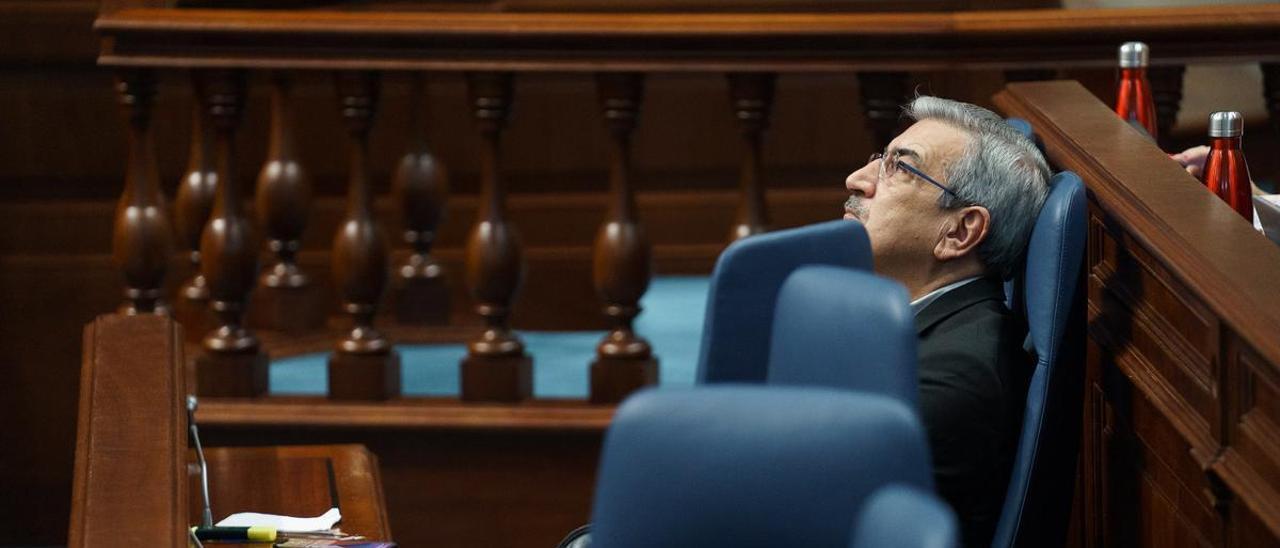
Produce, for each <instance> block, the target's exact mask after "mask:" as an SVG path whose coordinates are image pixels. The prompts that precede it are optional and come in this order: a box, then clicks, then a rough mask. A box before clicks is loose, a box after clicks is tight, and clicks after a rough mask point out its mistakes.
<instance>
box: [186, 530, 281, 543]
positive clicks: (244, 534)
mask: <svg viewBox="0 0 1280 548" xmlns="http://www.w3.org/2000/svg"><path fill="white" fill-rule="evenodd" d="M191 530H192V531H195V533H196V538H198V539H200V540H224V541H237V542H275V541H276V530H275V528H273V527H257V526H254V527H192V528H191Z"/></svg>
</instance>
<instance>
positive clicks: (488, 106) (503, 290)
mask: <svg viewBox="0 0 1280 548" xmlns="http://www.w3.org/2000/svg"><path fill="white" fill-rule="evenodd" d="M467 93H468V96H469V98H470V101H471V111H472V115H473V116H474V117H475V120H476V127H477V129H478V130H479V132H480V139H481V140H482V141H483V145H482V146H481V148H480V152H481V159H480V169H481V175H480V184H481V195H480V214H479V216H478V217H477V219H476V224H475V226H474V227H472V229H471V235H470V236H468V238H467V267H466V268H467V270H466V281H467V287H468V288H470V290H471V295H472V297H474V298H475V301H476V313H477V314H479V315H480V316H481V317H482V318H484V321H485V328H484V330H483V331H482V332H481V333H480V336H479V337H477V338H476V339H474V340H472V341H471V342H470V343H469V344H468V345H467V357H466V358H464V359H463V360H462V364H461V367H462V375H461V376H462V399H463V400H467V401H519V400H523V399H526V398H528V397H529V396H530V395H531V394H532V393H533V360H532V359H530V358H529V356H527V355H526V354H525V352H524V343H523V342H521V341H520V337H519V336H517V335H516V334H515V333H513V332H512V331H511V326H510V324H509V316H510V314H511V302H512V299H513V298H514V297H515V293H516V290H517V289H518V288H519V286H520V280H521V278H522V277H523V276H524V259H523V257H522V253H523V250H522V248H521V245H520V236H519V234H517V233H516V230H515V227H514V226H512V225H511V224H510V223H508V222H507V198H506V196H507V190H506V186H505V184H504V183H503V181H502V166H501V162H500V160H499V158H500V155H501V136H502V130H503V128H504V127H505V126H506V123H507V117H508V116H510V114H511V101H512V75H511V73H470V74H468V75H467Z"/></svg>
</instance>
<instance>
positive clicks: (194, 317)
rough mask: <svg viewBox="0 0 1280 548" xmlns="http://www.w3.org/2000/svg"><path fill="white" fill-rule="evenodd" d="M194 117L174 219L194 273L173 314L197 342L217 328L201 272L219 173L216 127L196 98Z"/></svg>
mask: <svg viewBox="0 0 1280 548" xmlns="http://www.w3.org/2000/svg"><path fill="white" fill-rule="evenodd" d="M193 85H194V81H193ZM191 114H192V116H191V147H190V150H189V151H188V153H187V171H186V172H185V173H183V175H182V180H181V181H179V182H178V196H177V199H176V200H174V205H173V217H174V221H175V223H176V224H177V225H178V232H179V237H180V238H182V243H183V244H185V245H186V246H187V248H188V249H190V251H189V252H188V255H187V259H188V260H189V261H190V262H191V269H192V271H193V273H192V275H191V278H190V279H188V280H187V281H186V282H184V283H183V284H182V287H181V289H179V290H178V302H177V303H176V304H175V306H174V315H175V316H177V319H178V321H179V322H181V323H182V327H183V332H184V333H186V335H187V338H188V339H189V340H192V341H198V340H200V339H201V338H203V337H204V335H205V333H208V332H209V330H210V329H213V325H214V321H213V315H212V313H211V312H210V310H209V285H208V282H207V281H206V280H205V278H204V273H202V272H200V236H201V235H202V234H204V225H205V224H207V223H208V222H209V214H210V213H211V212H212V211H213V199H214V194H215V193H216V192H217V188H218V172H217V169H216V166H215V165H214V150H213V143H214V135H213V125H212V124H210V123H209V120H208V116H207V115H206V114H205V109H204V106H203V102H202V101H201V99H200V97H196V102H195V104H194V105H192V108H191Z"/></svg>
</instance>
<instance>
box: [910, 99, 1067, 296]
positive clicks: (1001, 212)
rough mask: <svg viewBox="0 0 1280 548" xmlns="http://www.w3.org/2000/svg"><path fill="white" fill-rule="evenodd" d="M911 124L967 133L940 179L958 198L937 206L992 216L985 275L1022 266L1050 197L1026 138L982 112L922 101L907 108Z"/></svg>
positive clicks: (982, 249) (983, 251) (983, 254)
mask: <svg viewBox="0 0 1280 548" xmlns="http://www.w3.org/2000/svg"><path fill="white" fill-rule="evenodd" d="M905 111H906V115H907V116H908V117H910V118H911V119H913V120H916V121H919V120H937V121H939V122H942V123H945V124H947V125H950V126H952V127H955V128H957V129H960V130H962V131H964V132H966V133H968V134H969V136H970V140H969V144H968V145H967V146H966V147H965V150H964V153H963V154H962V155H961V157H960V158H959V159H958V161H957V162H955V163H954V164H952V165H951V167H950V168H949V169H947V173H946V174H945V175H944V176H945V177H946V180H947V186H948V187H950V188H951V191H952V192H954V193H955V194H956V196H959V199H956V198H955V197H953V196H951V195H950V194H947V193H945V192H944V193H942V196H941V197H940V198H939V203H938V205H939V206H941V207H942V208H944V209H953V208H958V207H963V206H966V205H970V204H978V205H981V206H983V207H985V208H987V211H988V212H990V214H991V226H990V227H989V228H988V231H987V239H986V240H984V241H983V242H982V243H981V244H979V245H978V257H979V258H980V259H981V260H982V262H983V264H984V265H985V266H986V268H987V270H988V272H990V273H993V274H999V275H1000V276H1001V277H1003V278H1004V279H1009V278H1010V277H1012V276H1013V274H1014V271H1015V270H1016V269H1017V267H1018V265H1020V264H1021V263H1022V257H1023V253H1025V252H1026V248H1027V241H1028V240H1029V239H1030V238H1031V229H1032V228H1033V227H1034V226H1035V222H1036V217H1038V216H1039V215H1040V207H1041V206H1043V205H1044V200H1045V197H1046V196H1048V194H1049V165H1048V164H1047V163H1046V162H1045V160H1044V156H1043V155H1042V154H1040V151H1039V150H1038V149H1037V148H1036V146H1035V143H1033V142H1031V139H1028V138H1027V137H1026V136H1025V135H1023V134H1022V133H1020V132H1019V131H1018V130H1016V129H1014V128H1013V127H1012V126H1010V125H1009V124H1008V123H1006V122H1005V121H1004V119H1003V118H1001V117H1000V116H999V115H998V114H996V113H994V112H991V111H989V110H987V109H985V108H982V107H979V106H976V105H971V104H968V103H961V102H958V101H951V100H948V99H941V98H938V97H929V96H920V97H916V98H915V100H913V101H912V102H911V104H910V105H907V107H906V108H905Z"/></svg>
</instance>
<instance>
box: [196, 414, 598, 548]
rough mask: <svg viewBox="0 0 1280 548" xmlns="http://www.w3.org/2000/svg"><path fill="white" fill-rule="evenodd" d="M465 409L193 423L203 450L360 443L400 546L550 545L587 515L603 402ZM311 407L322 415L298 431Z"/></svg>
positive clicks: (230, 417)
mask: <svg viewBox="0 0 1280 548" xmlns="http://www.w3.org/2000/svg"><path fill="white" fill-rule="evenodd" d="M306 402H310V403H306ZM471 407H472V406H464V405H460V404H457V403H447V402H441V401H430V400H404V401H399V402H396V401H392V402H386V403H381V404H360V405H354V406H352V405H348V404H341V405H338V404H331V403H329V402H327V401H324V400H321V399H314V398H313V399H296V400H291V401H285V402H281V403H280V404H277V403H275V402H274V400H273V402H272V403H259V404H251V403H237V402H233V401H225V402H216V401H213V400H205V401H204V402H202V405H201V408H200V412H199V418H198V420H199V421H200V422H201V425H202V426H201V428H202V430H201V433H202V434H203V435H204V436H205V439H206V443H209V444H219V445H240V444H255V443H284V444H315V443H352V442H357V443H361V444H363V445H365V446H366V447H368V448H369V450H370V451H371V452H373V453H374V454H376V455H377V456H378V461H379V463H380V465H381V471H382V478H383V485H384V488H385V492H386V499H387V512H388V515H389V516H390V520H391V529H392V530H393V531H394V532H395V537H396V541H397V542H399V543H400V544H401V545H402V546H485V547H492V548H507V547H511V548H517V547H519V548H523V547H527V546H554V545H555V543H556V542H557V541H559V540H560V539H561V538H563V537H564V535H565V534H567V533H568V532H569V531H570V530H572V529H573V528H574V527H577V526H579V525H582V524H583V523H586V522H587V521H588V520H589V515H590V506H591V494H592V491H593V486H594V484H595V470H596V465H597V459H598V458H599V453H600V447H601V442H602V437H603V430H604V425H605V424H607V422H608V418H609V417H610V416H611V415H612V413H613V409H612V408H611V407H590V406H586V405H583V404H581V403H537V404H526V405H521V406H490V407H486V406H480V407H479V408H478V409H477V410H476V412H475V413H472V411H471ZM309 409H310V410H313V411H317V412H318V413H319V415H320V418H316V419H312V420H309V421H308V422H307V423H306V424H304V425H301V426H299V425H295V424H294V421H295V420H297V419H299V418H300V417H302V416H304V415H305V414H306V412H307V411H308V410H309ZM338 415H345V416H346V417H347V418H345V419H341V418H335V417H336V416H338ZM325 423H327V424H325Z"/></svg>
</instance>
